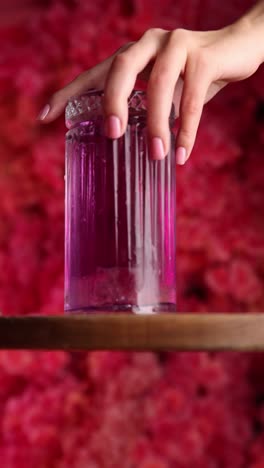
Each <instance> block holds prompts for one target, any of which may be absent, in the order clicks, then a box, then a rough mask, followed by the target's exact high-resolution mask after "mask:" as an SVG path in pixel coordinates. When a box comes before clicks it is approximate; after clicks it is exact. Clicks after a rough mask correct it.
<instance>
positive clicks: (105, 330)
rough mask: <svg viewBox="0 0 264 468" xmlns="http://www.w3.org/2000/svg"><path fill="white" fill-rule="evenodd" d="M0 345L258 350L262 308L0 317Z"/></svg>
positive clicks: (262, 346) (263, 338)
mask: <svg viewBox="0 0 264 468" xmlns="http://www.w3.org/2000/svg"><path fill="white" fill-rule="evenodd" d="M0 349H43V350H48V349H64V350H103V349H107V350H135V351H142V350H153V351H155V350H156V351H158V350H165V351H166V350H168V351H169V350H171V351H172V350H174V351H175V350H181V351H194V350H200V351H202V350H209V351H218V350H233V351H261V350H262V351H264V313H263V314H261V313H259V314H213V313H212V314H183V313H176V314H165V313H163V314H160V315H129V314H126V313H116V314H104V313H98V314H90V315H77V314H76V315H64V316H45V317H43V316H27V317H0Z"/></svg>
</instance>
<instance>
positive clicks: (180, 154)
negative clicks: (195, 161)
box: [176, 146, 186, 165]
mask: <svg viewBox="0 0 264 468" xmlns="http://www.w3.org/2000/svg"><path fill="white" fill-rule="evenodd" d="M176 161H177V163H178V164H181V165H182V164H184V163H185V161H186V149H185V148H184V147H183V146H179V147H178V148H177V150H176Z"/></svg>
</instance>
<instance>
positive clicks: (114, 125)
mask: <svg viewBox="0 0 264 468" xmlns="http://www.w3.org/2000/svg"><path fill="white" fill-rule="evenodd" d="M105 133H106V136H108V137H109V138H113V139H116V138H119V137H120V136H121V123H120V120H119V118H118V117H116V116H115V115H110V116H109V117H107V118H106V119H105Z"/></svg>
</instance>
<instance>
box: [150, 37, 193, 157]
mask: <svg viewBox="0 0 264 468" xmlns="http://www.w3.org/2000/svg"><path fill="white" fill-rule="evenodd" d="M185 60H186V57H185V49H184V48H181V47H178V44H177V43H176V44H172V43H171V38H169V40H168V41H167V43H166V44H165V45H164V47H163V49H162V50H161V51H160V53H159V54H158V56H157V59H156V62H155V64H154V66H153V69H152V72H151V75H150V78H149V83H148V88H147V101H148V133H149V144H150V153H151V156H152V157H153V159H163V158H164V157H165V156H166V154H167V153H168V151H169V146H170V129H169V116H170V112H171V106H172V101H173V96H174V91H175V86H176V83H177V81H178V78H179V76H180V73H181V70H182V67H183V66H184V61H185Z"/></svg>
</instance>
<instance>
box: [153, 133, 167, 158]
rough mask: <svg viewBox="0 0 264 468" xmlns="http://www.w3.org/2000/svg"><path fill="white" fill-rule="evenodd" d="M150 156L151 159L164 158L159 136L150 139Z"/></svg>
mask: <svg viewBox="0 0 264 468" xmlns="http://www.w3.org/2000/svg"><path fill="white" fill-rule="evenodd" d="M150 156H151V157H152V158H153V159H164V158H165V152H164V147H163V143H162V139H161V138H159V137H154V138H152V140H151V147H150Z"/></svg>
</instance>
